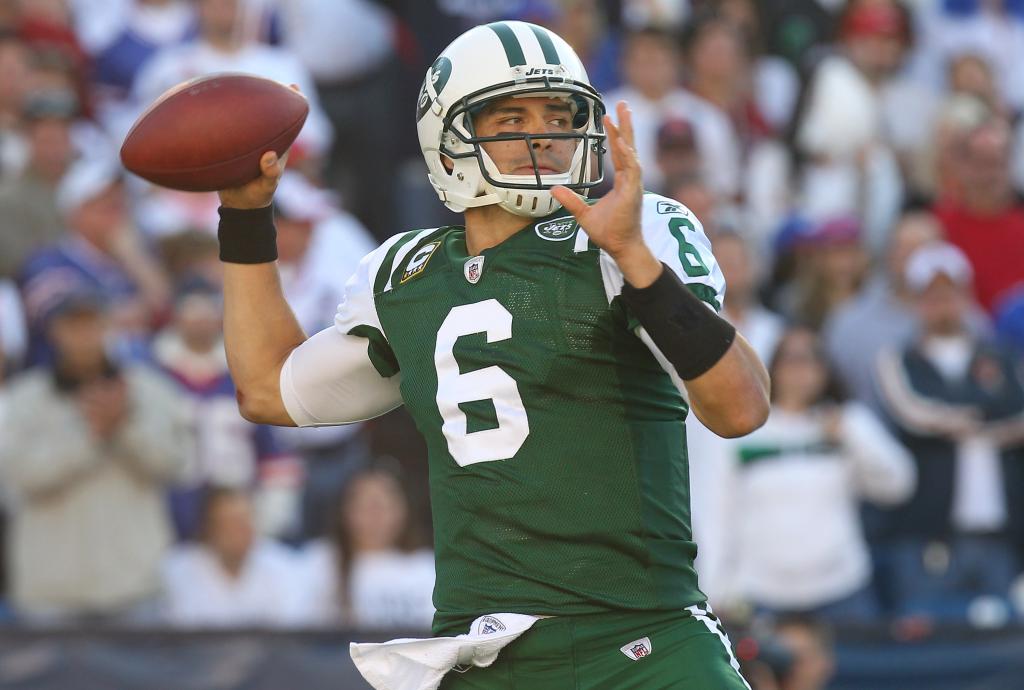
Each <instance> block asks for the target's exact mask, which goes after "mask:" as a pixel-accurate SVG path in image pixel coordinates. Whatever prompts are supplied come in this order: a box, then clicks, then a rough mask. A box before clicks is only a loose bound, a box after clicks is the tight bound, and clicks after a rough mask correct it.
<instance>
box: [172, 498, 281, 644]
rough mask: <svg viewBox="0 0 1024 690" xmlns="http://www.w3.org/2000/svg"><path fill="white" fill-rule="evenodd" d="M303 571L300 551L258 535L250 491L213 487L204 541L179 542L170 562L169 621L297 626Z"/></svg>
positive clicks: (193, 624) (204, 514) (206, 502)
mask: <svg viewBox="0 0 1024 690" xmlns="http://www.w3.org/2000/svg"><path fill="white" fill-rule="evenodd" d="M298 572H299V571H298V570H297V561H296V559H295V554H293V553H292V552H291V551H290V550H289V549H288V548H287V547H285V546H282V545H280V544H278V543H277V542H274V541H271V540H269V539H263V538H260V537H258V536H257V530H256V524H255V520H254V517H253V507H252V502H251V501H250V498H249V495H248V494H247V493H246V492H244V491H240V490H238V489H223V488H219V489H211V490H210V491H209V492H207V494H206V497H205V499H204V503H203V510H202V538H201V541H200V542H199V543H197V544H188V545H183V546H178V547H175V548H174V549H173V550H172V551H171V552H170V553H169V554H168V555H167V559H166V561H165V563H164V590H165V594H166V617H167V621H168V622H169V623H171V624H172V625H176V626H181V627H191V628H211V627H214V628H215V627H242V626H247V627H282V626H289V625H293V624H295V622H296V620H297V619H296V612H297V609H296V602H297V586H298V584H299V578H298Z"/></svg>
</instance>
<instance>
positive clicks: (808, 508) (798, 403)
mask: <svg viewBox="0 0 1024 690" xmlns="http://www.w3.org/2000/svg"><path fill="white" fill-rule="evenodd" d="M769 372H770V373H771V376H772V383H773V385H772V412H771V415H770V416H769V417H768V421H767V423H766V424H765V425H764V426H763V427H761V428H760V429H758V430H756V431H755V432H753V433H752V434H750V435H749V436H747V437H745V438H743V439H741V440H739V441H738V442H736V444H735V445H734V460H733V462H734V463H735V470H734V484H733V492H732V494H731V497H732V499H733V505H734V506H736V507H735V508H734V509H733V510H731V511H729V514H730V515H732V516H733V520H734V522H735V526H734V527H733V528H732V529H730V530H728V531H727V533H729V534H732V535H733V537H734V541H733V542H732V543H731V545H730V546H731V548H730V550H729V556H730V563H731V565H732V567H731V568H730V569H729V570H728V572H729V573H732V575H733V578H734V579H733V581H732V585H731V591H732V592H733V595H734V596H737V597H739V598H740V599H741V600H745V601H749V602H751V603H753V604H754V605H755V606H756V607H758V608H760V609H764V610H768V611H772V612H786V613H792V612H799V613H810V614H814V615H816V616H821V617H824V618H827V619H831V620H861V621H865V620H871V619H872V618H873V617H874V616H876V615H877V614H878V612H879V607H878V602H877V600H876V598H875V595H874V593H873V591H872V589H871V562H870V558H869V555H868V549H867V545H866V543H865V541H864V536H863V534H862V532H861V526H860V519H859V516H858V512H857V511H858V503H859V501H860V500H861V499H866V500H868V501H872V502H875V503H879V504H888V505H892V504H895V503H899V502H900V501H902V500H904V499H905V498H907V497H908V496H909V495H910V494H911V492H912V491H913V486H914V467H913V462H912V461H911V459H910V457H909V455H908V454H907V452H906V451H905V450H904V449H903V448H902V447H901V446H900V445H899V444H898V443H897V442H896V440H895V439H893V438H892V437H891V436H890V435H889V434H888V432H886V430H885V428H884V427H883V426H882V424H881V422H879V421H878V419H877V418H876V417H875V416H874V415H873V414H872V413H871V412H870V411H869V410H868V409H866V408H864V407H863V406H861V405H859V404H857V403H844V402H843V398H842V395H841V393H840V392H839V387H838V381H837V379H836V377H835V375H834V374H833V373H832V372H831V371H830V369H829V366H828V362H827V360H826V359H825V354H824V351H823V350H822V349H821V346H820V343H819V341H818V338H817V337H816V336H815V334H814V333H813V332H812V331H810V330H807V329H806V328H801V327H796V328H792V329H790V330H789V331H787V332H786V333H785V334H784V335H783V336H782V339H781V341H780V342H779V346H778V348H777V350H776V352H775V356H774V357H773V358H772V361H771V365H770V368H769ZM738 506H742V509H740V508H739V507H738Z"/></svg>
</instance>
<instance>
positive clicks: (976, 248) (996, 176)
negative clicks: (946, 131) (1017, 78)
mask: <svg viewBox="0 0 1024 690" xmlns="http://www.w3.org/2000/svg"><path fill="white" fill-rule="evenodd" d="M1012 145H1013V142H1012V139H1011V136H1010V129H1009V126H1008V125H1007V123H1006V121H1005V120H1003V119H1001V118H998V117H992V118H990V119H988V120H987V121H986V122H984V123H982V124H980V125H979V126H977V127H975V128H973V129H972V130H970V131H968V132H967V133H966V134H965V135H964V136H962V137H958V138H956V139H955V140H954V141H953V143H952V151H951V153H952V154H953V156H955V158H956V160H957V165H956V166H955V167H954V168H953V175H954V179H953V180H952V182H953V185H951V186H950V187H949V188H947V189H946V190H945V191H944V193H943V194H942V195H941V196H940V198H939V199H938V201H937V203H936V205H935V213H936V215H937V216H938V218H939V220H940V221H941V222H942V225H943V227H944V228H945V230H946V237H947V238H948V239H949V241H950V242H951V243H953V244H954V245H956V246H957V247H959V248H960V249H961V250H962V251H963V252H964V254H966V255H967V258H968V260H969V261H970V262H971V266H972V268H973V269H974V289H975V294H976V295H977V298H978V301H979V302H980V303H981V305H982V306H983V307H984V308H985V310H986V311H988V312H989V313H992V312H993V310H994V309H995V307H996V306H997V304H998V302H999V300H1000V298H1001V297H1002V296H1003V295H1005V294H1007V293H1008V292H1010V291H1011V290H1013V289H1014V288H1015V287H1017V286H1018V285H1021V284H1024V202H1022V201H1021V199H1020V198H1019V197H1018V195H1017V193H1016V191H1015V190H1014V188H1013V183H1012V179H1011V175H1010V152H1011V150H1012Z"/></svg>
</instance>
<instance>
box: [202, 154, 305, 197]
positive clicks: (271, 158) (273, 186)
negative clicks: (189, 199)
mask: <svg viewBox="0 0 1024 690" xmlns="http://www.w3.org/2000/svg"><path fill="white" fill-rule="evenodd" d="M287 163H288V152H287V151H285V154H284V155H283V156H281V157H280V158H278V156H277V154H276V153H274V152H273V151H267V152H266V153H264V154H263V157H262V158H260V176H259V177H257V178H256V179H255V180H252V181H251V182H246V183H245V184H244V185H242V186H241V187H234V188H232V189H222V190H220V191H219V192H217V195H218V196H219V197H220V203H221V206H226V207H228V208H263V207H264V206H270V202H271V201H273V200H274V192H275V191H276V190H277V183H278V182H279V181H280V180H281V175H283V174H284V167H285V165H286V164H287Z"/></svg>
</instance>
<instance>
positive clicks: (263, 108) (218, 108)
mask: <svg viewBox="0 0 1024 690" xmlns="http://www.w3.org/2000/svg"><path fill="white" fill-rule="evenodd" d="M308 114H309V103H308V102H307V101H306V98H305V97H304V96H303V95H302V94H300V93H299V92H298V91H295V90H294V89H291V88H289V87H287V86H285V85H283V84H281V83H279V82H276V81H273V80H271V79H264V78H262V77H257V76H253V75H247V74H215V75H211V76H206V77H200V78H198V79H193V80H191V81H187V82H184V83H182V84H179V85H177V86H175V87H174V88H172V89H170V90H168V91H167V92H166V93H164V94H163V95H161V96H160V97H159V98H158V99H157V100H156V101H155V102H154V103H153V104H152V105H150V106H149V108H147V109H146V111H145V112H143V113H142V115H140V116H139V119H138V120H136V121H135V124H134V125H132V128H131V130H130V131H129V132H128V135H127V136H126V137H125V140H124V143H123V144H122V145H121V162H122V163H123V164H124V167H125V168H127V169H128V170H130V171H131V172H133V173H135V174H136V175H138V176H139V177H142V178H144V179H146V180H149V181H150V182H152V183H154V184H157V185H160V186H162V187H169V188H171V189H180V190H182V191H186V192H212V191H216V190H218V189H227V188H230V187H237V186H239V185H242V184H245V183H246V182H249V181H250V180H253V179H255V178H257V177H259V175H260V157H261V156H262V155H263V154H264V153H266V152H267V151H275V152H276V153H277V154H278V155H281V154H283V153H284V152H285V151H286V150H287V149H288V147H289V146H291V144H292V142H293V141H295V137H296V136H298V134H299V130H300V129H302V125H303V123H304V122H305V121H306V116H307V115H308Z"/></svg>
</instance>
